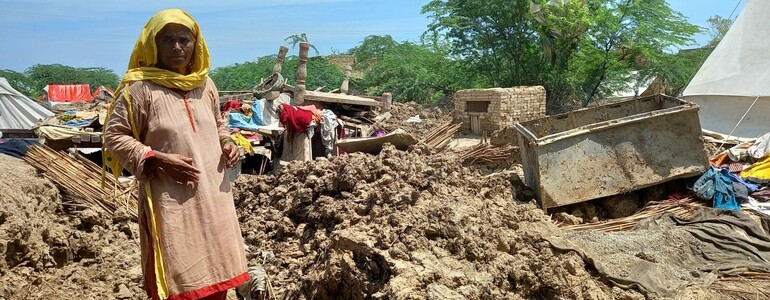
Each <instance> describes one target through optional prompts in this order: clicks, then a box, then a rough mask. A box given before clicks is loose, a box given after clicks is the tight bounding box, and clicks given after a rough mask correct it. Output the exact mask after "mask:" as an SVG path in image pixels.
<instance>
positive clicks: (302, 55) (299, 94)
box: [294, 42, 310, 105]
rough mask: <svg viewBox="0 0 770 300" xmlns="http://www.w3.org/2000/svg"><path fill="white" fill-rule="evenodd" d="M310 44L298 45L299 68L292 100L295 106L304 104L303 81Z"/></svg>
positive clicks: (302, 43) (305, 76) (305, 74)
mask: <svg viewBox="0 0 770 300" xmlns="http://www.w3.org/2000/svg"><path fill="white" fill-rule="evenodd" d="M308 50H310V44H308V43H306V42H301V43H299V66H298V67H297V86H296V89H295V90H294V100H295V101H296V103H297V105H302V103H305V80H307V53H308Z"/></svg>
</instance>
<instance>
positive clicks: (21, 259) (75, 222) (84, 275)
mask: <svg viewBox="0 0 770 300" xmlns="http://www.w3.org/2000/svg"><path fill="white" fill-rule="evenodd" d="M0 195H1V196H0V197H2V203H3V205H2V206H0V256H2V258H3V259H2V260H0V299H144V297H143V295H144V292H142V290H141V288H140V285H139V284H140V282H141V277H142V272H141V267H140V264H139V245H138V238H139V237H138V225H137V224H136V220H135V219H132V218H131V217H130V216H129V214H127V212H126V211H125V210H124V209H122V210H121V209H119V212H118V213H117V215H116V217H115V218H104V217H102V216H100V215H99V214H97V213H96V212H95V211H93V210H91V209H85V210H82V211H79V212H67V211H64V206H63V205H62V201H63V200H62V199H63V198H62V196H61V195H60V193H59V190H58V189H57V188H56V187H55V186H54V184H53V183H52V182H51V181H50V180H48V179H45V178H42V177H40V176H39V175H37V172H36V171H35V169H34V168H33V167H32V166H30V165H28V164H26V163H25V162H24V161H22V160H20V159H17V158H13V157H10V156H6V155H0ZM135 239H136V241H135Z"/></svg>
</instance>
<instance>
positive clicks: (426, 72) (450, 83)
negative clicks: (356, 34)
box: [348, 35, 482, 104]
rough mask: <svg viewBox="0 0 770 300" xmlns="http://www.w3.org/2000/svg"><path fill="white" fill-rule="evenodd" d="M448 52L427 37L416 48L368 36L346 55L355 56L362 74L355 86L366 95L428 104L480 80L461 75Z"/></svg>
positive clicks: (385, 36)
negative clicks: (391, 94) (386, 93)
mask: <svg viewBox="0 0 770 300" xmlns="http://www.w3.org/2000/svg"><path fill="white" fill-rule="evenodd" d="M448 49H449V47H448V46H447V45H446V44H445V43H442V42H441V40H440V39H434V38H432V37H429V36H426V37H424V39H423V41H422V42H421V43H419V44H418V43H412V42H403V43H398V42H396V41H394V40H393V38H392V37H390V36H388V35H384V36H368V37H366V38H364V40H363V41H362V42H361V44H360V45H359V46H357V47H355V48H352V49H350V50H349V51H348V53H351V54H352V55H354V56H355V58H356V66H355V67H356V68H357V69H359V70H363V71H364V77H363V79H362V80H360V81H357V82H356V85H357V86H358V87H359V88H360V89H361V90H364V91H365V92H366V93H367V94H369V95H381V94H382V93H383V92H391V93H393V97H394V99H395V100H399V101H407V100H413V101H417V102H420V103H423V104H429V103H432V102H434V101H436V100H439V99H441V98H442V97H445V96H447V95H451V94H452V93H454V92H455V91H457V90H458V89H461V88H468V87H473V86H474V85H475V84H478V83H477V81H479V80H482V79H479V77H478V76H473V75H470V76H469V75H467V74H465V73H464V71H463V70H462V64H461V61H458V60H455V59H452V58H451V57H450V55H449V53H448Z"/></svg>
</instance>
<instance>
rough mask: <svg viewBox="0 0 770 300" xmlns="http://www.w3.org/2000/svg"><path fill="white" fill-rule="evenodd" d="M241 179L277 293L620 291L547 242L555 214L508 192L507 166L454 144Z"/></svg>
mask: <svg viewBox="0 0 770 300" xmlns="http://www.w3.org/2000/svg"><path fill="white" fill-rule="evenodd" d="M235 186H236V193H235V194H236V205H237V207H238V211H239V213H240V221H241V225H242V228H243V233H244V236H245V241H246V243H247V244H248V245H249V246H250V247H252V249H254V250H255V252H259V251H272V252H273V253H274V254H275V255H276V260H275V261H274V262H273V263H270V264H268V266H267V269H268V273H269V274H270V276H271V278H272V281H273V285H274V287H275V289H276V291H277V293H278V298H279V299H283V298H284V297H286V296H289V298H290V299H291V298H292V297H299V298H300V299H311V298H314V299H522V298H523V299H609V298H610V297H612V296H613V292H612V289H610V288H609V287H608V286H607V285H605V284H604V283H601V282H599V281H596V280H594V279H592V275H591V271H590V269H587V268H586V266H585V264H584V263H583V261H582V259H581V258H580V257H578V255H576V254H574V253H557V252H554V250H552V248H551V247H550V244H549V243H548V242H547V241H546V240H545V239H544V238H543V236H546V235H550V232H551V231H552V230H554V229H555V228H554V226H553V225H552V224H551V223H550V222H549V221H548V218H547V217H546V216H545V215H544V214H543V213H542V211H541V210H539V209H537V208H536V207H535V206H534V205H532V204H527V203H517V202H515V201H514V200H513V199H512V198H513V197H512V195H511V184H510V182H509V180H508V178H505V177H503V176H482V175H481V174H480V173H479V172H478V171H471V170H470V169H468V168H465V167H463V166H462V165H461V163H460V162H458V161H456V160H455V159H454V158H452V157H450V156H427V157H426V156H420V155H419V154H418V153H415V152H414V151H413V152H409V153H407V152H400V151H396V150H395V149H394V148H392V147H386V148H385V149H384V150H383V151H382V153H381V154H380V155H378V156H371V155H361V154H351V155H347V156H343V157H336V158H333V159H331V160H319V161H316V162H295V163H292V164H290V165H289V166H288V167H287V168H286V169H284V170H283V171H282V172H281V173H280V174H279V175H277V176H260V177H256V176H242V177H241V178H240V179H239V180H238V181H237V182H236V185H235ZM259 261H260V260H258V259H256V258H255V259H253V260H252V262H253V263H258V262H259ZM623 293H627V292H623ZM631 294H634V293H633V292H631Z"/></svg>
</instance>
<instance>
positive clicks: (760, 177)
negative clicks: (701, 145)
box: [693, 133, 770, 214]
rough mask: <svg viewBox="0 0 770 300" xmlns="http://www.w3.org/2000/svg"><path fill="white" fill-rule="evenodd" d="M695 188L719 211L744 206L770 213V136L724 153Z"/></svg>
mask: <svg viewBox="0 0 770 300" xmlns="http://www.w3.org/2000/svg"><path fill="white" fill-rule="evenodd" d="M710 163H711V168H710V169H709V170H708V171H707V172H706V173H705V174H703V176H701V178H700V179H698V181H697V182H696V183H695V185H694V186H693V191H694V192H695V194H696V195H698V196H699V197H700V198H702V199H704V200H710V201H712V203H713V206H714V207H715V208H720V209H729V210H739V209H740V208H741V207H744V208H748V209H754V210H758V211H762V212H764V213H767V214H770V203H764V202H768V201H770V133H767V134H765V135H763V136H761V137H760V138H758V139H757V140H755V141H753V142H746V143H742V144H739V145H737V146H734V147H732V148H730V149H727V150H725V151H723V152H722V153H720V154H718V155H717V156H715V157H714V158H712V159H711V160H710Z"/></svg>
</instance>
